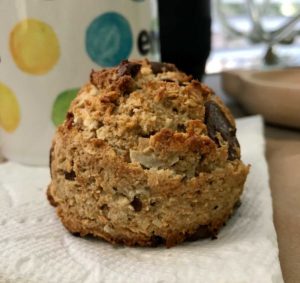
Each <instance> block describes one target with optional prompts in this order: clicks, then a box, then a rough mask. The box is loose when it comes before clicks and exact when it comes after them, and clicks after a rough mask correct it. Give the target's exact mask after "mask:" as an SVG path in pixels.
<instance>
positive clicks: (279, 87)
mask: <svg viewBox="0 0 300 283" xmlns="http://www.w3.org/2000/svg"><path fill="white" fill-rule="evenodd" d="M222 85H223V89H224V90H225V92H226V94H227V95H229V96H231V97H233V98H235V99H236V100H237V101H238V102H239V103H240V104H241V105H242V106H243V107H244V108H245V110H247V111H248V112H249V113H250V114H261V115H263V116H264V118H265V120H266V121H268V122H271V123H275V124H279V125H282V126H289V127H294V128H300V68H290V69H277V70H271V71H270V70H269V71H245V70H234V71H225V72H223V73H222Z"/></svg>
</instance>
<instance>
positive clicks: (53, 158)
mask: <svg viewBox="0 0 300 283" xmlns="http://www.w3.org/2000/svg"><path fill="white" fill-rule="evenodd" d="M50 168H51V183H50V185H49V187H48V192H47V194H48V199H49V201H50V203H51V204H52V205H54V206H55V207H56V210H57V214H58V216H59V217H60V219H61V221H62V223H63V225H64V226H65V227H66V228H67V229H68V230H69V231H70V232H72V233H74V234H79V235H81V236H85V235H93V236H96V237H100V238H102V239H104V240H106V241H108V242H111V243H114V244H115V243H120V244H125V245H129V246H133V245H139V246H155V245H158V244H164V245H166V246H167V247H171V246H174V245H176V244H179V243H181V242H183V241H185V240H195V239H197V238H199V237H207V236H212V237H214V236H216V235H217V233H218V232H219V230H220V229H221V227H222V226H223V225H224V224H225V223H226V221H227V220H228V218H229V217H230V216H231V215H232V213H233V211H234V209H235V206H236V204H237V203H238V202H239V199H240V196H241V194H242V192H243V186H244V183H245V180H246V177H247V174H248V171H249V167H248V166H247V165H245V164H244V163H243V162H242V161H241V159H240V146H239V143H238V140H237V138H236V127H235V121H234V118H233V116H232V115H231V113H230V111H229V110H228V109H227V108H226V107H225V105H224V104H223V103H222V101H221V100H220V99H219V98H218V97H217V96H216V95H215V94H214V93H213V91H212V90H211V89H210V88H208V87H207V86H205V85H204V84H202V83H200V82H199V81H197V80H194V79H193V78H192V77H191V76H188V75H186V74H184V73H183V72H180V71H179V70H178V69H177V68H176V67H175V66H174V65H172V64H167V63H158V62H149V61H147V60H143V61H127V60H126V61H123V62H122V63H121V64H120V65H119V66H117V67H115V68H110V69H104V70H101V71H92V73H91V75H90V82H89V83H88V84H86V85H85V86H83V87H82V89H81V90H80V91H79V93H78V95H77V97H76V98H75V99H74V100H73V102H72V104H71V106H70V109H69V112H68V114H67V117H66V119H65V121H64V123H63V124H62V125H61V126H59V127H58V129H57V131H56V134H55V136H54V139H53V144H52V148H51V151H50Z"/></svg>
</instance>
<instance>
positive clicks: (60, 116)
mask: <svg viewBox="0 0 300 283" xmlns="http://www.w3.org/2000/svg"><path fill="white" fill-rule="evenodd" d="M78 91H79V88H73V89H68V90H65V91H63V92H61V93H60V94H59V95H58V96H57V97H56V99H55V101H54V104H53V107H52V122H53V124H54V125H55V126H56V127H57V126H59V125H60V124H62V123H63V121H64V120H65V117H66V114H67V112H68V109H69V107H70V104H71V102H72V100H73V99H74V98H75V97H76V95H77V93H78Z"/></svg>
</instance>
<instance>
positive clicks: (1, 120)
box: [0, 83, 20, 133]
mask: <svg viewBox="0 0 300 283" xmlns="http://www.w3.org/2000/svg"><path fill="white" fill-rule="evenodd" d="M19 123H20V107H19V103H18V100H17V98H16V96H15V94H14V93H13V91H12V90H11V89H10V88H8V87H7V86H6V85H4V84H2V83H0V128H3V129H4V130H5V131H6V132H9V133H12V132H14V131H15V130H16V128H17V127H18V125H19Z"/></svg>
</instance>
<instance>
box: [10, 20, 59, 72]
mask: <svg viewBox="0 0 300 283" xmlns="http://www.w3.org/2000/svg"><path fill="white" fill-rule="evenodd" d="M10 51H11V54H12V56H13V58H14V61H15V63H16V65H17V66H18V67H19V68H20V69H21V70H22V71H24V72H27V73H30V74H33V75H42V74H45V73H47V72H49V71H50V70H51V69H52V68H53V66H54V65H55V64H56V63H57V61H58V59H59V56H60V47H59V42H58V39H57V36H56V34H55V32H54V30H53V29H52V27H51V26H49V25H48V24H47V23H44V22H42V21H39V20H36V19H26V20H23V21H21V22H19V23H18V24H17V25H16V26H15V27H14V28H13V30H12V31H11V33H10Z"/></svg>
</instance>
